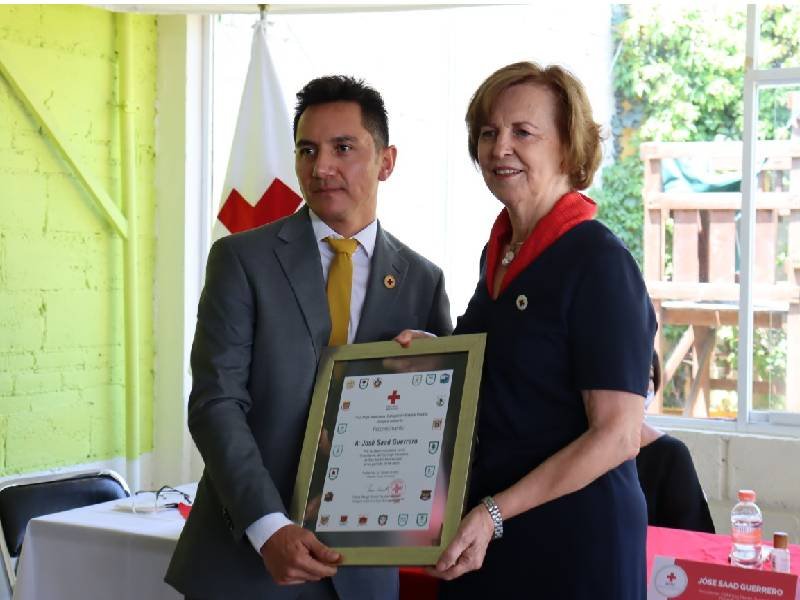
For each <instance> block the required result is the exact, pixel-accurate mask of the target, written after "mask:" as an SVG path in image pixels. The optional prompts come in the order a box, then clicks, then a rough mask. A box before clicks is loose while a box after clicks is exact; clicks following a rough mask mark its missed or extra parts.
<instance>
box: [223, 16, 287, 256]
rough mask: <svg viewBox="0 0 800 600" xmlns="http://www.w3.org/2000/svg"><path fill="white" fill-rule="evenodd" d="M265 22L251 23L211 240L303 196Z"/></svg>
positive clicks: (271, 215)
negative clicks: (239, 99) (244, 73)
mask: <svg viewBox="0 0 800 600" xmlns="http://www.w3.org/2000/svg"><path fill="white" fill-rule="evenodd" d="M265 27H266V23H265V22H264V21H261V22H259V23H257V24H256V25H255V27H254V32H253V44H252V50H251V53H250V66H249V68H248V69H247V78H246V80H245V84H244V91H243V92H242V102H241V104H240V105H239V116H238V118H237V120H236V130H235V132H234V135H233V144H232V146H231V155H230V158H229V160H228V171H227V173H226V175H225V185H224V186H223V188H222V205H221V207H220V210H219V214H218V215H217V220H216V221H215V222H214V228H213V238H214V239H215V240H216V239H218V238H220V237H223V236H225V235H228V234H229V233H237V232H239V231H246V230H248V229H253V228H254V227H258V226H260V225H264V224H266V223H270V222H272V221H275V220H277V219H280V218H281V217H284V216H286V215H290V214H292V213H293V212H294V211H295V210H297V207H298V206H299V205H300V202H301V198H300V195H299V194H298V192H297V190H299V189H300V186H299V185H298V184H297V177H296V176H295V174H294V141H293V136H292V131H291V127H290V125H289V116H288V114H289V113H288V111H287V110H286V104H285V103H284V101H283V95H282V93H281V90H280V86H279V84H278V76H277V72H276V71H275V66H274V65H273V64H272V59H271V58H270V55H269V51H268V49H267V40H266V36H265Z"/></svg>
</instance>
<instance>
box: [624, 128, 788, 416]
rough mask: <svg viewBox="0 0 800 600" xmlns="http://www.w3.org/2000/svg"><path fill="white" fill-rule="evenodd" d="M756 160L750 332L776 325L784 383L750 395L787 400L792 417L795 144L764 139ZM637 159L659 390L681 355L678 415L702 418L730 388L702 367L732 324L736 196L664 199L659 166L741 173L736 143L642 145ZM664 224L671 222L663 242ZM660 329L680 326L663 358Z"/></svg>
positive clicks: (760, 385) (656, 407) (730, 382)
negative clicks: (674, 162)
mask: <svg viewBox="0 0 800 600" xmlns="http://www.w3.org/2000/svg"><path fill="white" fill-rule="evenodd" d="M756 154H757V164H759V165H760V172H759V176H758V178H759V190H760V191H758V192H757V195H756V224H755V270H754V277H755V281H754V287H753V302H754V326H755V328H783V329H784V331H785V332H786V336H787V357H786V379H785V381H780V382H761V381H756V382H754V391H755V392H756V393H767V392H770V393H772V394H785V395H786V409H787V410H790V411H800V143H798V142H778V141H774V142H763V141H762V142H758V144H757V147H756ZM640 156H641V159H642V161H643V162H644V169H645V175H644V189H643V199H644V263H645V264H644V271H645V280H646V282H647V287H648V290H649V292H650V296H651V298H652V300H653V305H654V307H655V309H656V313H657V315H658V320H659V325H660V326H659V334H658V337H657V339H656V348H657V349H658V350H659V355H660V356H661V357H662V363H663V368H662V371H663V384H664V386H665V385H666V383H667V382H668V381H669V380H670V379H672V377H673V375H674V374H675V371H676V370H677V369H678V367H679V366H680V365H681V363H682V362H683V361H684V359H686V358H687V355H688V356H689V357H690V359H691V364H692V379H691V386H690V388H689V390H688V393H687V397H686V399H685V404H684V409H683V414H684V415H685V416H708V414H709V402H710V392H711V390H712V389H724V390H735V389H736V385H737V382H736V379H732V378H727V377H726V378H712V377H711V368H710V367H711V364H712V362H713V354H714V349H715V347H716V332H717V329H718V328H719V327H720V326H721V325H734V326H735V325H738V319H739V314H738V308H739V307H738V301H739V282H738V272H737V269H736V245H737V240H736V236H737V233H736V230H737V227H736V220H737V214H738V212H739V210H740V208H741V204H742V200H741V193H739V192H701V193H688V192H680V193H679V192H665V191H664V187H663V182H662V161H663V160H664V159H670V158H672V159H679V160H687V159H688V160H692V161H697V160H698V159H699V160H705V161H707V164H708V165H709V166H710V167H711V168H712V169H713V170H715V171H726V172H732V173H736V174H739V175H740V173H741V164H742V143H741V142H684V143H681V142H647V143H644V144H642V145H641V148H640ZM786 174H788V184H787V183H786V181H785V180H786V179H787V178H786V177H785V175H786ZM668 219H672V224H673V230H672V235H671V236H669V235H668V230H667V227H666V225H667V220H668ZM670 237H671V240H670V239H669V238H670ZM668 243H671V259H672V261H671V272H668V265H667V257H668V248H667V245H668ZM784 252H785V256H783V253H784ZM665 324H673V325H688V327H687V329H686V331H685V333H684V334H683V336H682V338H681V339H680V340H679V342H678V343H677V345H676V346H675V348H674V349H673V351H672V352H671V353H670V355H669V356H666V357H665V356H664V354H663V350H664V343H663V325H665ZM747 350H748V351H751V349H747ZM664 386H662V389H663V387H664ZM661 408H662V398H661V395H660V394H659V396H658V397H657V398H656V401H655V402H653V404H652V405H651V408H650V412H655V413H659V412H661Z"/></svg>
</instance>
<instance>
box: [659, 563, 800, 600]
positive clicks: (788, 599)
mask: <svg viewBox="0 0 800 600" xmlns="http://www.w3.org/2000/svg"><path fill="white" fill-rule="evenodd" d="M671 598H678V599H679V600H777V599H780V600H800V588H798V585H797V575H795V574H793V573H775V572H773V571H760V570H758V569H742V568H740V567H731V566H728V565H717V564H713V563H706V562H697V561H694V560H684V559H682V558H672V557H671V556H656V557H655V559H654V561H653V576H652V578H651V580H650V583H649V584H648V586H647V600H665V599H671Z"/></svg>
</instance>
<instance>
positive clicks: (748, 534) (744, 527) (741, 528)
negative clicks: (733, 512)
mask: <svg viewBox="0 0 800 600" xmlns="http://www.w3.org/2000/svg"><path fill="white" fill-rule="evenodd" d="M732 533H733V541H734V542H736V543H737V544H760V543H761V524H760V523H759V524H758V525H753V524H750V523H734V524H733V532H732Z"/></svg>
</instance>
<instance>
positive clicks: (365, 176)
mask: <svg viewBox="0 0 800 600" xmlns="http://www.w3.org/2000/svg"><path fill="white" fill-rule="evenodd" d="M297 100H298V102H297V106H296V110H295V120H294V133H295V170H296V173H297V178H298V180H299V182H300V187H301V189H302V193H303V197H304V199H305V201H306V205H307V206H305V207H303V208H302V209H301V210H299V211H298V212H297V213H295V214H294V215H292V216H290V217H287V218H285V219H282V220H280V221H277V222H275V223H272V224H269V225H266V226H264V227H260V228H258V229H254V230H251V231H247V232H244V233H241V234H236V235H231V236H228V237H226V238H222V239H220V240H218V241H217V242H216V243H215V244H214V246H213V247H212V249H211V252H210V254H209V257H208V266H207V270H206V283H205V288H204V289H203V294H202V296H201V299H200V305H199V308H198V314H197V329H196V331H195V338H194V344H193V346H192V357H191V364H192V375H193V386H192V392H191V395H190V397H189V429H190V431H191V433H192V437H193V438H194V441H195V443H196V444H197V447H198V448H199V450H200V453H201V454H202V456H203V460H204V462H205V471H204V473H203V477H202V479H201V480H200V484H199V486H198V489H197V498H196V500H195V503H194V507H193V509H192V512H191V515H190V516H189V519H188V521H187V522H186V527H185V528H184V530H183V533H182V535H181V538H180V540H179V541H178V545H177V548H176V550H175V554H174V555H173V557H172V562H171V564H170V567H169V571H168V572H167V576H166V581H167V582H168V583H170V584H171V585H173V586H174V587H175V588H176V589H178V590H179V591H181V592H183V593H184V594H186V595H187V597H190V598H208V599H216V598H226V599H227V598H236V599H237V600H238V599H249V598H253V599H255V598H259V599H262V598H270V599H271V598H280V599H284V598H286V599H289V598H292V599H295V598H302V599H307V598H313V599H322V598H340V599H341V600H349V599H351V598H357V599H371V598H374V599H386V600H389V599H396V598H397V595H398V576H397V570H396V569H389V568H377V567H340V566H339V563H340V561H341V557H340V556H339V555H338V554H337V553H335V552H334V551H332V550H331V549H330V548H328V547H326V546H325V545H323V544H322V543H321V542H320V541H319V540H318V539H317V538H316V537H315V536H314V534H313V533H312V532H310V531H308V530H306V529H303V528H302V527H299V526H298V525H295V524H293V523H291V522H290V521H289V520H288V518H287V516H286V515H287V511H286V507H287V506H288V505H289V502H290V500H291V495H292V491H293V485H294V480H295V476H296V474H297V466H298V462H299V457H300V450H301V445H302V438H303V435H304V432H305V426H306V419H307V416H308V408H309V404H310V400H311V394H312V389H313V386H314V378H315V374H316V368H317V363H318V361H319V358H320V352H321V350H322V348H323V347H324V346H326V345H328V344H329V343H330V341H331V327H332V323H331V317H330V314H329V306H328V299H327V297H326V281H327V280H328V271H329V268H330V266H331V262H332V260H333V254H334V251H333V249H332V247H333V246H334V245H335V243H329V242H328V241H327V238H352V239H355V240H357V242H358V243H357V245H355V244H353V243H352V242H349V243H350V244H353V245H354V246H355V248H356V249H355V252H354V253H353V254H352V291H351V293H350V307H349V322H348V323H347V326H346V328H345V330H344V331H346V334H347V335H346V341H347V342H370V341H377V340H390V339H392V337H393V336H395V335H396V334H397V333H398V332H400V331H401V330H403V329H422V330H426V331H430V332H433V333H436V334H439V335H446V334H449V333H450V332H451V330H452V324H451V320H450V315H449V303H448V300H447V295H446V293H445V290H444V278H443V275H442V272H441V270H440V269H439V268H438V267H436V266H435V265H434V264H432V263H431V262H429V261H428V260H426V259H425V258H423V257H422V256H420V255H418V254H417V253H415V252H414V251H413V250H411V249H410V248H408V247H407V246H405V245H404V244H402V243H401V242H400V241H399V240H397V239H396V238H395V237H393V236H392V235H391V234H389V233H388V232H386V231H384V230H383V229H382V228H381V226H380V224H379V223H378V222H377V220H376V205H377V193H378V183H379V182H380V181H385V180H386V179H387V178H388V177H389V175H391V173H392V170H393V169H394V164H395V158H396V155H397V150H396V148H395V147H394V146H390V145H389V131H388V124H387V118H386V110H385V108H384V105H383V100H382V99H381V97H380V95H379V94H378V93H377V92H376V91H375V90H374V89H372V88H370V87H368V86H365V85H364V84H363V82H361V81H358V80H355V79H352V78H350V77H342V76H334V77H323V78H320V79H315V80H313V81H311V82H309V83H308V84H307V85H306V86H305V87H304V88H303V89H302V90H301V91H300V92H299V93H298V94H297ZM346 243H347V242H346ZM345 320H347V319H346V318H345ZM339 328H340V329H341V327H339ZM341 339H342V340H344V337H342V338H341ZM292 584H294V585H292Z"/></svg>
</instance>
